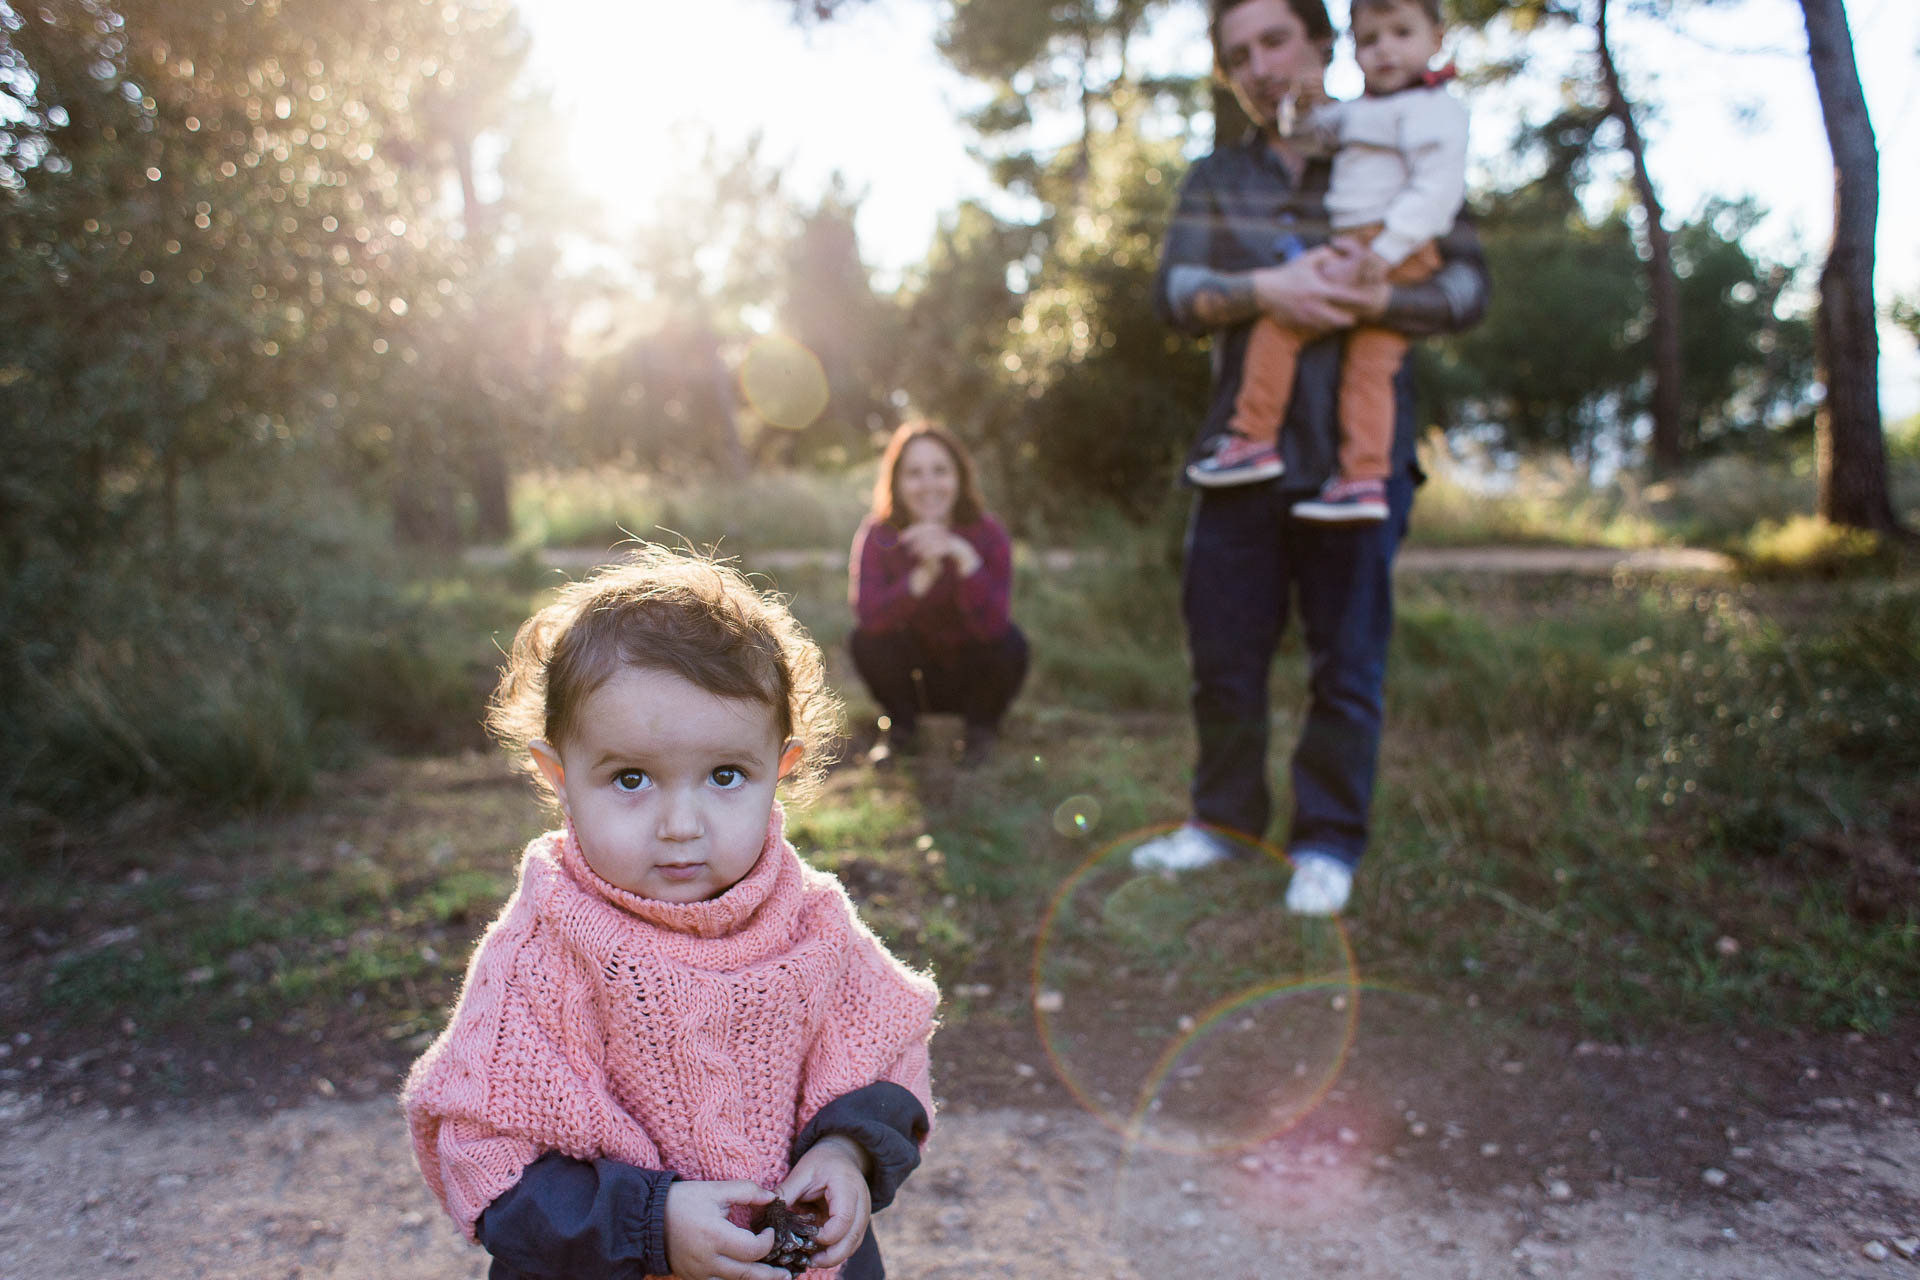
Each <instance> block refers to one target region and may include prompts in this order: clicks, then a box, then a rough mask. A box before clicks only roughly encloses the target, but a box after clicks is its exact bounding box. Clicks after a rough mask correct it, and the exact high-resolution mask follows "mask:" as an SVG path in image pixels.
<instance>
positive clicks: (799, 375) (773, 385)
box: [740, 334, 827, 431]
mask: <svg viewBox="0 0 1920 1280" xmlns="http://www.w3.org/2000/svg"><path fill="white" fill-rule="evenodd" d="M740 390H741V391H742V392H743V393H744V394H745V395H746V397H747V403H749V404H751V405H752V406H753V408H754V411H755V412H756V413H758V414H759V415H760V416H761V417H762V418H763V419H765V420H766V422H767V424H768V425H769V426H775V427H780V428H782V429H783V430H787V431H800V430H804V429H805V428H807V427H809V426H811V425H813V422H814V420H815V419H817V418H818V417H819V416H820V415H821V414H822V413H823V412H825V410H826V407H827V372H826V370H825V369H823V368H822V367H821V366H820V361H819V360H818V359H817V358H815V356H814V354H813V352H811V351H809V350H807V349H806V348H805V347H803V346H801V345H800V344H799V343H797V342H795V341H794V340H793V339H791V338H783V337H781V336H779V335H778V334H770V335H768V336H767V337H764V338H760V339H757V340H756V341H755V342H754V344H753V345H752V346H751V347H749V348H748V349H747V358H746V359H745V360H744V361H742V362H741V365H740Z"/></svg>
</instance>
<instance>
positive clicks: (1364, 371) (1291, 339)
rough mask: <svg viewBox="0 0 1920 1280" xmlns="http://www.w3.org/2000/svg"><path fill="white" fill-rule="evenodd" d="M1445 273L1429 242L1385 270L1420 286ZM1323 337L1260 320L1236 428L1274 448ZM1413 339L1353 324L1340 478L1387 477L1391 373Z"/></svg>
mask: <svg viewBox="0 0 1920 1280" xmlns="http://www.w3.org/2000/svg"><path fill="white" fill-rule="evenodd" d="M1378 231H1379V228H1378V227H1371V228H1369V227H1358V228H1355V229H1354V230H1352V231H1344V232H1342V233H1341V234H1342V235H1343V236H1348V235H1350V236H1355V237H1358V238H1361V239H1363V240H1371V239H1372V238H1373V236H1374V235H1375V234H1377V233H1378ZM1439 269H1440V251H1439V250H1438V249H1436V248H1434V246H1433V243H1432V242H1431V241H1429V242H1428V243H1426V244H1423V245H1421V246H1420V247H1419V248H1418V249H1415V250H1414V251H1413V252H1412V253H1410V254H1408V255H1407V257H1406V260H1405V261H1403V262H1402V263H1401V264H1400V265H1399V266H1397V267H1395V268H1394V269H1393V270H1392V271H1390V272H1388V273H1387V282H1388V283H1389V284H1417V283H1418V282H1420V281H1422V280H1425V279H1427V278H1428V277H1430V276H1432V275H1433V273H1434V272H1436V271H1438V270H1439ZM1319 336H1320V335H1319V333H1317V332H1314V331H1310V330H1305V329H1291V328H1288V327H1287V326H1285V325H1283V324H1281V323H1280V322H1279V321H1277V320H1275V319H1273V318H1272V317H1271V316H1266V315H1262V316H1261V317H1260V319H1259V320H1257V321H1255V322H1254V326H1253V333H1252V334H1251V336H1249V337H1248V339H1247V356H1246V361H1245V363H1244V364H1243V365H1242V366H1241V370H1240V394H1239V396H1238V397H1236V398H1235V400H1234V402H1233V429H1234V430H1235V431H1237V432H1239V433H1240V434H1241V435H1243V436H1246V437H1247V438H1248V439H1250V440H1257V441H1259V442H1261V443H1262V444H1271V443H1273V442H1274V441H1275V440H1277V439H1279V437H1280V424H1281V421H1282V420H1283V419H1285V417H1286V415H1287V402H1288V401H1289V400H1291V399H1292V398H1293V375H1294V369H1295V367H1296V366H1297V365H1298V364H1299V361H1300V348H1301V347H1303V346H1305V345H1306V344H1307V343H1308V342H1310V341H1312V340H1313V339H1314V338H1317V337H1319ZM1406 354H1407V340H1406V338H1405V337H1404V336H1403V335H1401V334H1399V333H1397V332H1395V331H1394V330H1392V329H1382V328H1379V327H1378V326H1375V325H1355V326H1354V327H1353V328H1352V329H1351V330H1350V331H1348V334H1347V348H1346V353H1345V357H1344V359H1343V360H1342V363H1341V368H1340V477H1341V479H1343V480H1384V479H1386V478H1387V469H1388V464H1387V459H1388V456H1389V455H1390V453H1391V452H1392V448H1393V375H1394V374H1396V373H1398V372H1399V371H1400V362H1401V361H1402V360H1403V359H1405V358H1406Z"/></svg>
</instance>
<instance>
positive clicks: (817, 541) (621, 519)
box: [513, 466, 873, 554]
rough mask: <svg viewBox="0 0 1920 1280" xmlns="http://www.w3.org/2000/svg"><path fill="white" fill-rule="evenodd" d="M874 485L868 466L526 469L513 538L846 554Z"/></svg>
mask: <svg viewBox="0 0 1920 1280" xmlns="http://www.w3.org/2000/svg"><path fill="white" fill-rule="evenodd" d="M872 491H873V469H872V467H871V466H868V467H861V468H856V469H854V470H852V471H849V472H845V473H840V474H823V473H815V472H806V471H770V472H762V473H755V474H752V475H749V476H746V477H744V478H742V479H738V480H721V479H719V478H714V479H711V480H706V481H695V480H691V479H688V478H685V477H663V476H658V475H653V474H650V473H648V472H644V471H625V470H619V469H601V470H595V471H572V472H543V473H536V474H529V475H525V476H522V477H520V478H519V480H518V482H517V483H516V484H515V486H514V494H513V524H514V544H515V545H516V546H520V547H591V548H596V549H597V548H603V547H610V546H614V545H615V544H617V543H620V542H624V541H626V540H628V539H631V538H639V539H641V540H643V541H648V542H665V543H668V544H673V545H679V544H681V543H683V542H685V543H690V544H692V545H694V546H697V547H702V548H704V547H708V546H715V545H717V546H718V547H719V548H720V550H721V552H722V554H741V553H743V552H750V551H754V550H765V549H767V548H769V547H833V548H838V549H840V550H843V551H844V550H845V549H846V546H847V544H848V543H849V542H850V541H851V540H852V538H853V530H854V528H855V526H857V525H858V524H859V523H860V517H861V516H862V515H864V514H865V513H866V509H867V504H868V502H869V500H870V499H871V496H872Z"/></svg>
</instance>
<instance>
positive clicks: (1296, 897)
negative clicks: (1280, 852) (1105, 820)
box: [1136, 852, 1353, 916]
mask: <svg viewBox="0 0 1920 1280" xmlns="http://www.w3.org/2000/svg"><path fill="white" fill-rule="evenodd" d="M1136 856H1137V855H1136ZM1352 892H1353V868H1352V867H1349V866H1348V865H1347V864H1346V863H1344V862H1342V861H1340V860H1339V859H1338V858H1334V857H1331V856H1329V855H1327V854H1324V853H1313V852H1307V853H1300V854H1295V855H1294V857H1293V879H1292V880H1290V881H1288V882H1287V910H1289V911H1291V912H1293V914H1295V915H1297V916H1337V915H1339V914H1340V909H1341V908H1342V907H1344V906H1346V905H1347V898H1348V896H1349V895H1350V894H1352Z"/></svg>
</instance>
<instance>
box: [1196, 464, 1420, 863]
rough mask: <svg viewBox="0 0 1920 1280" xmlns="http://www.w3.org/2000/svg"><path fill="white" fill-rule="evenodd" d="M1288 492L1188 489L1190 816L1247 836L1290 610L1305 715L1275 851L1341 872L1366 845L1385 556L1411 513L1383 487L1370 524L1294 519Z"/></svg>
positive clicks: (1399, 487) (1384, 612) (1388, 576)
mask: <svg viewBox="0 0 1920 1280" xmlns="http://www.w3.org/2000/svg"><path fill="white" fill-rule="evenodd" d="M1302 496H1305V495H1302V494H1299V493H1285V492H1282V491H1281V490H1280V489H1279V488H1277V487H1276V486H1274V485H1269V484H1263V485H1245V486H1241V487H1238V488H1228V489H1206V490H1202V491H1201V492H1200V493H1199V494H1198V495H1197V496H1196V497H1195V499H1194V504H1193V513H1192V516H1191V518H1190V519H1189V521H1188V525H1187V540H1186V562H1185V566H1184V568H1183V571H1182V574H1181V611H1182V613H1183V615H1184V617H1185V620H1186V627H1187V653H1188V657H1189V659H1190V661H1191V663H1192V669H1193V691H1192V698H1193V719H1194V728H1195V730H1196V732H1197V734H1198V736H1199V740H1200V758H1199V761H1198V763H1197V764H1196V765H1195V767H1194V774H1193V816H1194V818H1195V820H1196V821H1198V822H1201V823H1204V824H1206V825H1208V826H1214V827H1225V828H1227V829H1228V830H1230V831H1234V832H1237V833H1240V834H1242V835H1245V836H1248V837H1251V838H1253V839H1259V838H1261V837H1263V836H1264V835H1265V834H1266V830H1267V823H1268V820H1269V819H1270V818H1271V816H1272V811H1273V801H1272V797H1271V795H1270V794H1269V792H1268V787H1267V723H1268V705H1267V704H1268V696H1267V682H1268V673H1269V672H1270V670H1271V669H1272V666H1273V656H1274V652H1275V650H1276V649H1277V648H1278V647H1279V644H1280V637H1281V635H1282V634H1283V633H1284V632H1285V630H1286V626H1287V621H1288V616H1289V614H1290V612H1291V610H1292V609H1293V608H1294V607H1295V605H1296V604H1297V606H1298V608H1299V611H1300V622H1301V626H1302V628H1303V629H1304V631H1305V635H1306V641H1307V663H1308V686H1307V718H1306V725H1305V727H1304V728H1303V729H1302V730H1301V733H1300V741H1299V743H1298V744H1297V745H1296V746H1295V747H1294V752H1293V822H1292V825H1291V827H1290V828H1289V830H1288V835H1287V846H1288V850H1289V851H1290V852H1292V853H1295V854H1298V853H1301V852H1304V851H1306V850H1309V849H1312V850H1316V851H1318V852H1321V853H1326V854H1331V855H1332V856H1333V857H1335V858H1338V859H1339V860H1340V861H1342V862H1344V863H1346V864H1347V865H1348V866H1352V865H1354V864H1355V863H1357V862H1359V860H1360V855H1361V854H1362V853H1363V852H1365V850H1366V847H1367V812H1368V809H1369V808H1370V807H1371V805H1372V802H1373V780H1374V771H1375V766H1376V764H1377V762H1378V759H1379V754H1380V727H1381V703H1382V691H1383V687H1384V685H1385V683H1386V675H1387V640H1388V637H1389V636H1390V635H1391V634H1392V631H1393V556H1394V552H1395V551H1396V550H1398V549H1399V546H1400V540H1401V538H1402V537H1404V536H1405V534H1406V530H1407V516H1408V513H1409V512H1410V510H1411V509H1412V507H1413V477H1412V476H1411V475H1410V474H1409V473H1408V472H1406V471H1401V472H1399V473H1397V474H1396V475H1394V476H1393V477H1391V478H1390V479H1389V480H1388V481H1387V505H1388V510H1389V515H1388V517H1387V519H1386V520H1385V521H1384V522H1382V523H1380V524H1373V525H1358V526H1355V525H1347V526H1336V525H1324V524H1313V523H1310V522H1308V521H1303V520H1295V519H1294V518H1293V516H1292V514H1291V513H1290V507H1291V505H1292V503H1293V502H1294V501H1296V500H1297V499H1299V498H1301V497H1302Z"/></svg>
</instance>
